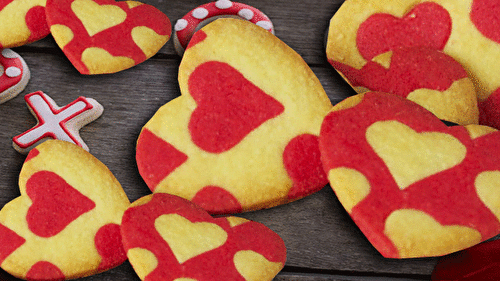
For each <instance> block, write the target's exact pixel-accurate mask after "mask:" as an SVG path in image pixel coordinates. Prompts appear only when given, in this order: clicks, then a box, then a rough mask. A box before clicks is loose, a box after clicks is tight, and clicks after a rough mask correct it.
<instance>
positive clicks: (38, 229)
mask: <svg viewBox="0 0 500 281" xmlns="http://www.w3.org/2000/svg"><path fill="white" fill-rule="evenodd" d="M19 188H20V191H21V196H20V197H18V198H16V199H14V200H12V201H10V202H9V203H7V204H6V205H5V206H4V207H3V208H2V210H1V211H0V233H1V235H0V242H1V243H0V244H1V245H3V246H2V247H1V249H0V267H1V268H2V269H4V270H5V271H7V272H9V273H10V274H12V275H14V276H16V277H18V278H22V279H27V280H65V279H72V278H77V277H83V276H88V275H92V274H96V273H99V272H102V271H105V270H107V269H110V268H113V267H115V266H117V265H119V264H121V263H122V262H124V261H125V260H126V254H125V252H124V251H123V247H122V244H121V234H120V223H121V218H122V215H123V213H124V212H125V210H126V209H127V208H128V207H129V206H130V203H129V201H128V198H127V196H126V195H125V192H124V191H123V189H122V187H121V185H120V183H119V182H118V181H117V180H116V178H115V177H114V176H113V174H111V172H110V171H109V170H108V169H107V167H106V166H105V165H104V164H102V163H101V162H100V161H99V160H97V159H96V158H94V157H93V156H92V155H90V154H89V153H88V152H86V151H85V150H83V149H82V148H81V147H78V146H76V145H74V144H72V143H69V142H65V141H60V140H49V141H46V142H44V143H43V144H40V145H39V146H37V147H36V148H34V149H33V150H32V151H31V152H30V153H29V154H28V156H27V158H26V161H25V163H24V165H23V168H22V170H21V173H20V175H19Z"/></svg>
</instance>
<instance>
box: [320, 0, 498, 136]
mask: <svg viewBox="0 0 500 281" xmlns="http://www.w3.org/2000/svg"><path fill="white" fill-rule="evenodd" d="M499 13H500V4H499V3H498V1H494V0H467V1H460V2H450V1H438V0H430V1H419V0H402V1H400V0H383V1H376V2H373V1H369V0H354V1H346V2H345V3H344V4H343V5H342V6H341V8H340V9H339V10H338V11H337V12H336V13H335V15H334V16H333V17H332V19H331V21H330V28H329V33H328V42H327V50H326V53H327V57H328V59H329V61H331V62H334V66H335V67H336V65H335V64H337V63H340V64H342V65H345V66H348V67H351V68H354V69H357V70H359V69H361V68H363V66H364V65H365V64H366V63H367V62H368V61H370V60H371V59H372V58H374V57H376V56H378V55H380V54H382V53H385V52H387V51H389V50H394V49H396V48H399V47H410V46H426V47H432V48H434V49H436V50H442V51H443V52H445V53H446V54H448V55H450V56H451V57H453V58H454V59H455V60H456V61H458V62H459V63H460V64H462V65H463V66H464V68H465V69H466V70H467V72H468V74H469V76H470V77H471V79H472V81H473V82H474V85H475V88H476V92H477V97H478V101H479V102H480V103H481V104H480V105H479V108H480V124H483V125H488V126H494V127H495V128H497V129H498V128H500V124H499V122H498V120H499V119H500V118H499V117H500V110H499V108H500V107H499V106H498V105H499V103H498V101H497V100H498V97H491V98H490V96H493V95H495V94H494V93H495V92H498V89H500V80H499V79H498V73H500V66H499V65H498V64H497V63H495V62H496V61H497V60H498V59H500V44H499V38H500V33H499V32H498V29H497V28H495V24H494V23H496V22H498V17H497V15H498V14H499Z"/></svg>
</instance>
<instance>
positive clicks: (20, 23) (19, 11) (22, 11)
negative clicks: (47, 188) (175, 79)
mask: <svg viewBox="0 0 500 281" xmlns="http://www.w3.org/2000/svg"><path fill="white" fill-rule="evenodd" d="M45 2H46V1H45V0H4V1H2V2H1V3H0V26H1V27H2V28H0V49H2V48H13V47H18V46H21V45H25V44H28V43H32V42H35V41H37V40H40V39H42V38H44V37H45V36H47V35H49V33H50V32H49V28H48V26H47V21H46V18H45Z"/></svg>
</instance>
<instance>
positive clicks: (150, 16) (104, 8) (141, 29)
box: [46, 0, 172, 74]
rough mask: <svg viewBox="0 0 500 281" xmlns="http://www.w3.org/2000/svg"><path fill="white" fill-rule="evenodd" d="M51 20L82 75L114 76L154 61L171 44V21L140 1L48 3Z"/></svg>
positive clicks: (59, 41) (67, 0) (65, 0)
mask: <svg viewBox="0 0 500 281" xmlns="http://www.w3.org/2000/svg"><path fill="white" fill-rule="evenodd" d="M46 13H47V22H48V24H49V27H50V31H51V33H52V35H53V37H54V39H55V40H56V42H57V44H58V45H59V47H60V48H61V49H62V50H63V52H64V53H65V54H66V56H67V57H68V58H69V60H70V61H71V63H72V64H73V65H74V66H75V67H76V69H78V71H79V72H80V73H82V74H102V73H114V72H118V71H121V70H124V69H127V68H130V67H132V66H134V65H137V64H139V63H141V62H143V61H145V60H146V59H148V58H150V57H152V56H153V55H154V54H156V52H158V50H159V49H160V48H161V47H162V46H163V45H164V44H165V43H166V42H167V41H168V39H169V38H170V34H171V32H172V31H171V25H170V20H169V19H168V17H167V16H166V15H165V14H163V13H162V12H161V11H159V10H158V9H156V8H155V7H153V6H150V5H147V4H143V3H140V2H136V1H123V2H115V1H113V0H95V1H94V0H63V1H59V0H57V1H56V0H48V1H47V5H46Z"/></svg>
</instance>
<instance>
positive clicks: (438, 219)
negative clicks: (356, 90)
mask: <svg viewBox="0 0 500 281" xmlns="http://www.w3.org/2000/svg"><path fill="white" fill-rule="evenodd" d="M319 143H320V149H321V152H322V160H323V164H324V167H325V171H327V174H328V179H329V180H330V185H331V187H332V188H333V190H334V191H335V193H336V195H337V197H338V198H339V200H340V202H341V203H342V204H343V206H344V207H345V209H346V210H347V212H348V213H349V214H350V215H351V217H352V219H353V220H354V222H355V223H356V224H357V225H358V227H359V228H360V229H361V231H362V232H363V233H364V234H365V235H366V237H367V238H368V240H369V241H370V242H371V243H372V244H373V246H374V247H375V248H376V249H377V250H378V251H379V252H380V253H381V254H382V255H383V256H384V257H389V258H408V257H427V256H439V255H445V254H448V253H451V252H455V251H458V250H461V249H464V248H467V247H470V246H473V245H475V244H477V243H479V242H481V241H484V240H486V239H489V238H491V237H493V236H495V235H497V234H498V233H500V221H499V218H500V204H499V203H498V202H500V201H498V200H497V199H498V198H499V196H500V188H499V183H500V163H499V162H498V160H497V159H496V158H497V157H496V155H498V153H499V152H500V145H499V144H500V132H498V131H497V130H495V129H493V128H490V127H486V126H480V125H468V126H453V127H447V126H446V125H445V124H444V123H443V122H441V121H440V120H439V119H438V118H436V116H434V115H433V114H431V113H430V112H429V111H427V110H425V109H424V108H423V107H420V106H419V105H417V104H415V103H413V102H411V101H409V100H407V99H404V98H401V97H399V96H396V95H391V94H385V93H375V92H368V93H366V94H364V95H363V94H361V95H357V96H354V97H351V98H349V99H347V100H345V101H343V102H341V103H339V104H338V105H336V106H335V107H334V110H333V111H332V112H331V113H330V114H328V115H327V117H326V118H325V120H324V122H323V125H322V128H321V135H320V140H319Z"/></svg>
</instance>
